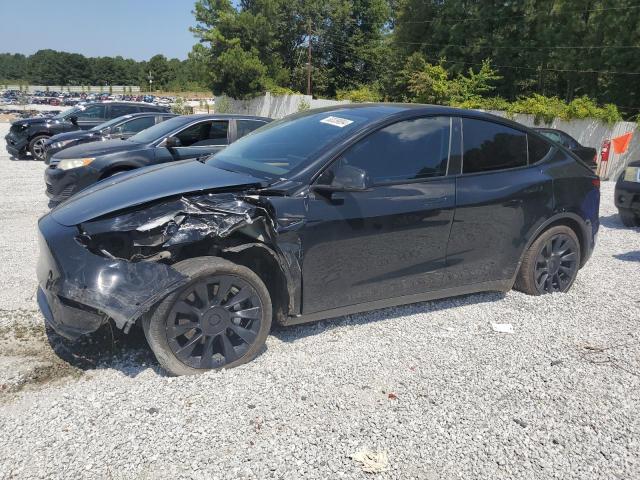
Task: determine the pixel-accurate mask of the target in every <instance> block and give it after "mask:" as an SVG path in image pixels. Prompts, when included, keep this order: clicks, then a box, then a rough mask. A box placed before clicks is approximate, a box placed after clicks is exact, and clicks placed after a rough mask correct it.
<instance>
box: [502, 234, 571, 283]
mask: <svg viewBox="0 0 640 480" xmlns="http://www.w3.org/2000/svg"><path fill="white" fill-rule="evenodd" d="M579 268H580V242H579V241H578V237H577V236H576V234H575V232H574V231H573V230H572V229H571V228H569V227H567V226H564V225H559V226H557V227H552V228H550V229H549V230H547V231H545V232H543V233H542V234H541V235H540V236H539V237H538V238H537V239H536V240H535V241H534V242H533V243H532V244H531V246H530V247H529V248H528V249H527V251H526V252H525V254H524V259H523V260H522V265H520V271H519V272H518V277H517V279H516V284H515V288H516V290H520V291H521V292H524V293H527V294H529V295H542V294H545V293H554V292H567V291H569V289H570V288H571V286H572V285H573V282H574V281H575V279H576V277H577V276H578V270H579Z"/></svg>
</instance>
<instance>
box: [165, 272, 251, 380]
mask: <svg viewBox="0 0 640 480" xmlns="http://www.w3.org/2000/svg"><path fill="white" fill-rule="evenodd" d="M262 309H263V305H262V302H261V301H260V297H259V296H258V294H257V292H256V290H255V289H254V288H253V287H252V286H251V285H250V284H249V283H248V282H246V281H245V280H243V279H241V278H239V277H235V276H231V275H214V276H210V277H206V278H204V279H201V280H200V281H198V282H197V283H195V284H193V285H191V286H190V287H189V288H187V289H185V290H184V291H183V292H182V294H181V295H180V299H179V300H178V301H177V302H176V303H175V304H174V306H173V308H172V309H171V313H170V314H169V318H168V319H167V324H166V332H167V341H168V343H169V346H170V347H171V351H172V352H173V353H174V355H175V356H176V357H177V358H178V359H180V361H182V362H183V363H184V364H186V365H189V366H190V367H193V368H206V369H209V368H217V367H222V366H224V365H226V364H229V363H232V362H234V361H236V360H238V359H239V358H241V357H242V356H243V355H244V354H245V353H246V352H247V351H248V350H249V348H251V346H252V345H253V343H254V342H255V340H256V338H257V336H258V333H259V332H260V322H261V317H262Z"/></svg>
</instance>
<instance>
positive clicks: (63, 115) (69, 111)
mask: <svg viewBox="0 0 640 480" xmlns="http://www.w3.org/2000/svg"><path fill="white" fill-rule="evenodd" d="M82 110H83V109H82V108H80V107H72V108H67V109H66V110H63V111H61V112H60V113H59V114H57V115H55V116H54V117H53V118H54V119H56V120H64V119H65V118H67V117H69V116H71V115H73V114H74V113H76V112H81V111H82Z"/></svg>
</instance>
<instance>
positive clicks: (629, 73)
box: [427, 58, 640, 75]
mask: <svg viewBox="0 0 640 480" xmlns="http://www.w3.org/2000/svg"><path fill="white" fill-rule="evenodd" d="M427 60H429V61H432V62H444V63H458V64H464V65H482V63H478V62H462V61H457V60H446V59H443V58H440V59H437V60H434V59H430V58H427ZM491 66H492V67H495V68H510V69H514V70H531V71H535V72H539V71H540V70H542V71H543V72H564V73H598V74H602V75H640V72H620V71H606V70H572V69H569V68H542V69H540V68H534V67H520V66H516V65H491Z"/></svg>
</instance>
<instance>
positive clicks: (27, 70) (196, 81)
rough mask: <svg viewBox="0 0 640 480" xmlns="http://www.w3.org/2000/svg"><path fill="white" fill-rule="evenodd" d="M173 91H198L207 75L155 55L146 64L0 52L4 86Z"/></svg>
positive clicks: (191, 63) (194, 63)
mask: <svg viewBox="0 0 640 480" xmlns="http://www.w3.org/2000/svg"><path fill="white" fill-rule="evenodd" d="M149 71H151V74H152V76H153V87H154V88H155V89H160V90H167V89H168V88H169V86H171V87H173V88H172V90H174V91H184V90H191V91H198V90H203V89H204V88H205V85H206V81H205V79H206V72H205V71H204V69H203V66H202V65H201V64H200V63H198V62H197V61H195V60H194V59H193V58H189V59H187V60H178V59H176V58H173V59H170V60H168V59H167V58H166V57H165V56H164V55H156V56H154V57H152V58H151V59H150V60H149V61H148V62H144V61H143V62H136V61H135V60H131V59H125V58H122V57H120V56H117V57H95V58H89V57H84V56H83V55H80V54H77V53H67V52H58V51H55V50H39V51H37V52H36V53H34V54H33V55H30V56H24V55H12V54H8V53H0V77H2V80H3V81H4V80H6V81H7V83H13V84H15V83H17V82H20V83H23V84H31V85H62V86H72V85H78V86H82V85H107V84H108V85H139V86H141V87H142V88H145V89H146V88H148V86H149V83H148V79H147V76H148V74H149Z"/></svg>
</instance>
